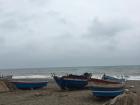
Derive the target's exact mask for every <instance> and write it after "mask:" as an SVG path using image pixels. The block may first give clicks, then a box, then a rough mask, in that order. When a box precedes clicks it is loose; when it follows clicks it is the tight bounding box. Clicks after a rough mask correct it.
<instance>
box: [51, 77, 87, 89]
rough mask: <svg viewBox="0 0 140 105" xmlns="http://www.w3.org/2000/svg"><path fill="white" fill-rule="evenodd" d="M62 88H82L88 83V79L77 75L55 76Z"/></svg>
mask: <svg viewBox="0 0 140 105" xmlns="http://www.w3.org/2000/svg"><path fill="white" fill-rule="evenodd" d="M53 78H54V80H55V81H56V83H57V85H58V86H59V87H60V88H61V89H64V90H66V89H82V88H84V87H85V86H86V85H87V84H88V79H86V78H83V77H76V76H70V77H69V76H62V77H58V76H53Z"/></svg>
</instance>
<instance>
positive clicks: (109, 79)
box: [102, 74, 125, 83]
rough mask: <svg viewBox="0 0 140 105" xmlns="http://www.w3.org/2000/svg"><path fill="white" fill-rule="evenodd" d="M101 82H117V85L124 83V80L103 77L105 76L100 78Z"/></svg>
mask: <svg viewBox="0 0 140 105" xmlns="http://www.w3.org/2000/svg"><path fill="white" fill-rule="evenodd" d="M102 80H106V81H112V82H118V83H124V82H125V79H124V78H121V79H118V78H115V77H112V76H108V75H105V74H104V75H103V76H102Z"/></svg>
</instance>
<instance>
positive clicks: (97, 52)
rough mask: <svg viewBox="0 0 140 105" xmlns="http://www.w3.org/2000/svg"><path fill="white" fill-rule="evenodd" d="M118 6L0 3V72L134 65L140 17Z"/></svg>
mask: <svg viewBox="0 0 140 105" xmlns="http://www.w3.org/2000/svg"><path fill="white" fill-rule="evenodd" d="M136 1H137V0H136ZM117 2H118V4H114V2H113V6H112V5H109V4H108V2H105V4H104V7H103V5H102V3H101V2H100V1H99V0H95V1H93V0H92V1H86V0H78V1H76V2H74V1H65V0H60V1H58V0H47V1H46V0H41V1H40V0H24V1H19V0H14V1H10V0H2V2H1V3H0V5H1V6H0V8H1V9H0V12H1V13H0V50H1V52H0V58H1V59H0V68H7V67H9V68H10V67H13V68H14V67H46V66H80V65H83V66H84V65H117V64H125V63H127V64H133V63H134V64H136V63H139V62H140V60H139V59H138V58H140V56H139V52H140V47H139V46H138V45H139V44H140V35H139V34H140V32H139V30H140V29H139V26H140V21H139V18H138V17H139V15H138V13H137V12H136V14H135V13H134V14H132V13H127V11H128V9H129V8H124V10H123V11H122V8H120V4H122V1H121V0H119V1H117ZM126 2H127V1H126ZM126 2H125V5H126ZM129 5H130V4H129ZM131 9H132V8H131ZM114 10H116V12H114ZM133 11H134V10H133ZM135 11H137V10H135ZM112 14H113V15H112ZM119 16H120V17H119ZM95 17H98V18H97V19H95ZM125 18H127V20H125ZM136 18H138V19H136ZM135 19H136V20H135ZM133 20H135V21H133ZM131 23H133V24H131Z"/></svg>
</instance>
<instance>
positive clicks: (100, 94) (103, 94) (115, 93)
mask: <svg viewBox="0 0 140 105" xmlns="http://www.w3.org/2000/svg"><path fill="white" fill-rule="evenodd" d="M123 92H124V90H116V91H92V94H93V95H94V96H96V97H115V96H118V95H120V94H123Z"/></svg>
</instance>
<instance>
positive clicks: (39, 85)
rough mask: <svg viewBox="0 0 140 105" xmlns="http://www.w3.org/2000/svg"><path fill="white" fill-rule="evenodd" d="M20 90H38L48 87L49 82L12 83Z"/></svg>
mask: <svg viewBox="0 0 140 105" xmlns="http://www.w3.org/2000/svg"><path fill="white" fill-rule="evenodd" d="M11 83H13V84H14V85H15V86H16V88H18V89H38V88H42V87H45V86H47V84H48V81H11Z"/></svg>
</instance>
